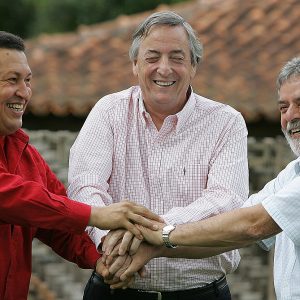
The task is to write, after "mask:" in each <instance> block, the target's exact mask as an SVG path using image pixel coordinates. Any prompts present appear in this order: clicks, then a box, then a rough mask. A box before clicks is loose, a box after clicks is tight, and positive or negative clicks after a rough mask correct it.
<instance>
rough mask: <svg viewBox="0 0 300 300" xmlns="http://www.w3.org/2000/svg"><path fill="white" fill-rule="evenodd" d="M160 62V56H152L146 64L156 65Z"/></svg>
mask: <svg viewBox="0 0 300 300" xmlns="http://www.w3.org/2000/svg"><path fill="white" fill-rule="evenodd" d="M158 60H159V57H158V56H151V57H146V62H148V63H155V62H157V61H158Z"/></svg>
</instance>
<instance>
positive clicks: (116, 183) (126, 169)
mask: <svg viewBox="0 0 300 300" xmlns="http://www.w3.org/2000/svg"><path fill="white" fill-rule="evenodd" d="M129 55H130V59H131V61H132V67H133V73H134V75H135V76H136V77H137V79H138V82H139V85H138V86H133V87H130V88H129V89H127V90H124V91H121V92H117V93H114V94H110V95H107V96H105V97H103V98H102V99H100V100H99V102H98V103H97V104H96V105H95V107H94V108H93V109H92V111H91V112H90V114H89V116H88V118H87V120H86V122H85V124H84V125H83V127H82V129H81V131H80V133H79V135H78V137H77V139H76V141H75V143H74V145H73V146H72V149H71V152H70V168H69V187H68V194H69V196H70V197H71V198H73V199H77V200H79V201H81V202H84V203H89V204H90V205H97V206H104V205H108V204H110V203H114V202H119V201H122V200H123V199H130V200H131V201H135V202H137V203H139V204H142V205H144V206H146V207H148V208H150V209H151V210H152V211H153V212H155V213H157V214H159V215H160V216H161V217H162V218H163V220H164V222H165V225H166V229H165V231H166V234H168V233H169V232H170V231H171V230H172V228H173V226H174V225H176V224H182V223H187V222H192V221H198V220H201V219H204V218H207V217H210V216H214V215H216V214H220V213H222V212H226V211H229V210H232V209H234V208H237V207H240V206H241V205H242V204H243V202H244V200H246V199H247V195H248V164H247V129H246V125H245V122H244V120H243V118H242V116H241V114H240V113H239V112H237V111H235V110H234V109H233V108H231V107H229V106H228V105H224V104H221V103H218V102H215V101H212V100H209V99H207V98H204V97H202V96H200V95H198V94H196V93H195V92H194V91H193V89H192V86H191V82H192V79H193V78H194V76H195V75H196V68H197V65H198V63H199V62H200V61H201V57H202V45H201V43H200V42H199V40H198V39H197V37H196V35H195V33H194V31H193V29H192V28H191V26H190V25H189V24H188V23H187V22H186V21H185V20H184V19H183V18H182V17H180V16H178V15H177V14H175V13H173V12H158V13H155V14H153V15H151V16H149V17H148V18H147V19H146V20H145V21H144V22H142V24H141V25H140V26H139V27H138V28H137V30H136V32H135V34H134V36H133V42H132V45H131V48H130V51H129ZM88 232H89V235H90V237H91V238H92V240H93V241H94V242H95V244H96V245H97V247H98V249H99V250H102V251H103V252H104V259H103V265H102V267H101V268H98V269H97V271H98V272H99V273H100V274H101V275H102V276H103V277H104V279H105V281H106V282H108V283H109V284H115V285H116V286H117V284H118V280H119V278H118V276H119V274H120V271H118V270H117V269H118V268H121V269H124V268H126V266H127V265H128V264H129V263H130V261H131V259H132V255H133V254H134V253H135V252H136V251H137V250H138V249H141V248H140V247H142V248H143V249H145V251H155V248H154V247H151V246H150V245H147V244H146V243H141V241H140V240H138V239H136V238H134V237H132V235H131V234H130V233H129V232H126V231H125V230H121V229H120V230H113V231H110V232H109V233H107V232H106V231H101V230H98V229H96V228H89V229H88ZM122 239H123V244H122V245H123V246H122V248H121V249H119V247H120V242H121V240H122ZM239 260H240V256H239V253H238V251H237V250H234V251H230V252H227V253H224V254H221V255H218V256H214V257H211V258H206V259H201V260H198V259H195V260H187V259H179V258H175V259H174V258H164V257H163V258H157V259H155V260H152V261H150V262H149V263H148V264H147V265H146V269H147V272H144V271H145V269H143V270H141V272H140V274H141V275H143V276H136V280H135V282H134V283H132V285H131V288H130V289H126V290H124V289H116V290H114V292H113V293H111V292H109V289H106V290H105V286H104V284H103V289H102V287H101V288H100V294H102V296H103V295H104V293H105V291H108V292H107V299H122V300H124V299H184V300H190V299H191V300H192V299H197V300H199V299H206V300H209V299H224V300H225V299H226V300H227V299H231V296H230V291H229V288H228V286H227V283H226V274H228V273H231V272H233V271H234V270H235V269H236V268H237V266H238V263H239ZM116 266H118V268H116ZM142 271H143V272H142ZM90 288H92V287H91V285H90ZM101 289H102V290H101ZM87 299H88V298H87Z"/></svg>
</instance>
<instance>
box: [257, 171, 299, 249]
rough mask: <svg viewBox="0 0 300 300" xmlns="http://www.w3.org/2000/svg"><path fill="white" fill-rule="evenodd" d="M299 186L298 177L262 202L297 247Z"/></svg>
mask: <svg viewBox="0 0 300 300" xmlns="http://www.w3.org/2000/svg"><path fill="white" fill-rule="evenodd" d="M299 186H300V177H299V176H297V177H295V178H294V179H293V180H291V181H290V182H289V183H287V184H286V185H285V186H283V187H282V188H281V189H280V190H279V191H278V192H276V193H275V194H273V195H271V196H270V197H268V198H266V199H264V200H263V202H262V205H263V206H264V208H265V209H266V211H267V212H268V213H269V215H270V216H271V217H272V219H273V220H274V221H275V222H276V223H277V224H278V225H279V227H280V228H281V229H282V230H283V231H284V233H285V234H286V235H287V236H288V237H289V238H290V239H291V240H292V241H293V242H294V243H295V245H297V246H299V245H300V234H299V232H300V219H299V213H300V189H299Z"/></svg>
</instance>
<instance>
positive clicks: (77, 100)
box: [27, 0, 300, 122]
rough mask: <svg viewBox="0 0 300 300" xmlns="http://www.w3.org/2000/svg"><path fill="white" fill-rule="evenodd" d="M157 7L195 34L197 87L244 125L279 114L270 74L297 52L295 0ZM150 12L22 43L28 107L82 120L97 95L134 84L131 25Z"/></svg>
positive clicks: (299, 12)
mask: <svg viewBox="0 0 300 300" xmlns="http://www.w3.org/2000/svg"><path fill="white" fill-rule="evenodd" d="M156 10H173V11H175V12H177V13H179V14H180V15H182V16H183V17H184V18H185V19H186V20H187V21H188V22H189V23H190V24H191V25H192V26H193V27H194V28H195V29H196V30H197V31H198V33H199V37H200V40H201V41H202V43H203V44H204V61H203V62H202V63H201V64H200V65H199V68H198V73H197V76H196V78H195V79H194V81H193V88H194V90H195V91H196V92H198V93H199V94H201V95H203V96H206V97H209V98H211V99H215V100H218V101H221V102H224V103H228V104H230V105H232V106H233V107H235V108H236V109H238V110H239V111H241V112H242V114H243V115H244V117H245V119H246V120H247V121H248V122H254V121H257V120H261V119H262V118H266V119H269V120H275V119H277V118H278V112H277V107H276V97H277V95H276V91H275V89H276V87H275V81H276V76H277V74H278V71H279V69H280V68H281V66H282V65H283V64H284V63H285V62H286V61H287V60H289V59H290V58H292V57H294V56H296V55H299V54H300V50H299V49H300V38H299V36H300V30H299V28H300V1H299V0H285V1H282V0H264V1H261V0H247V1H245V0H226V1H221V0H202V1H200V0H198V1H190V2H183V3H180V4H176V5H172V6H166V5H162V6H159V7H158V8H157V9H156ZM150 13H152V11H151V12H149V11H148V12H145V13H140V14H136V15H131V16H120V17H118V18H117V19H115V20H113V21H109V22H105V23H101V24H96V25H91V26H81V27H80V28H79V29H78V30H77V31H76V32H74V33H67V34H56V35H41V36H39V37H38V38H36V39H33V40H29V41H27V48H28V59H29V63H30V66H31V68H32V70H33V73H34V80H33V89H34V97H33V99H32V102H31V103H32V104H31V106H30V107H29V110H30V111H31V112H32V113H33V114H35V115H47V114H50V113H52V114H54V115H58V116H64V115H68V114H72V115H74V116H81V117H82V116H86V115H87V114H88V113H89V111H90V109H91V108H92V107H93V105H94V104H95V102H96V101H97V100H98V99H99V98H100V97H102V96H104V95H106V94H108V93H112V92H115V91H119V90H121V89H125V88H127V87H129V86H130V85H134V84H137V81H136V78H135V77H134V76H133V75H132V68H131V63H130V61H129V58H128V54H127V53H128V48H129V45H130V41H131V35H132V32H133V30H134V29H135V28H136V26H137V25H138V24H139V23H140V22H141V21H142V20H143V19H145V18H146V17H147V16H148V15H149V14H150Z"/></svg>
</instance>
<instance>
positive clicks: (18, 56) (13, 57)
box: [0, 49, 31, 74]
mask: <svg viewBox="0 0 300 300" xmlns="http://www.w3.org/2000/svg"><path fill="white" fill-rule="evenodd" d="M8 72H16V73H21V74H27V73H31V71H30V68H29V65H28V62H27V58H26V55H25V53H24V52H22V51H18V50H14V49H0V73H1V74H3V73H8Z"/></svg>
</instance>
